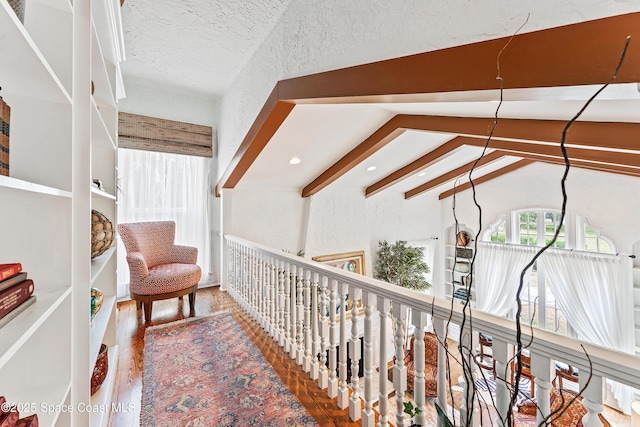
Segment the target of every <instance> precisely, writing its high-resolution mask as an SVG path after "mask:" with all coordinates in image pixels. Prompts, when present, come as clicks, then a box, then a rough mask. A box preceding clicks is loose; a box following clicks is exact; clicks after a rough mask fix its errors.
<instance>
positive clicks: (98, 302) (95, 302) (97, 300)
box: [91, 288, 104, 320]
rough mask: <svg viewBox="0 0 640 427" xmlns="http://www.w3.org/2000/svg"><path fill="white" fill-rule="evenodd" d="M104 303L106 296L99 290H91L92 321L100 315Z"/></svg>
mask: <svg viewBox="0 0 640 427" xmlns="http://www.w3.org/2000/svg"><path fill="white" fill-rule="evenodd" d="M103 302H104V294H103V293H102V291H101V290H100V289H98V288H91V320H93V318H94V317H95V316H96V314H98V312H99V311H100V307H102V303H103Z"/></svg>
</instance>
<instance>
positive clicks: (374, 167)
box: [367, 166, 378, 172]
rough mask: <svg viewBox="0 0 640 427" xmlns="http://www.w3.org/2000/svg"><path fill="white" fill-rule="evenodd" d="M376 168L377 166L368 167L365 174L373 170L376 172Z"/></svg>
mask: <svg viewBox="0 0 640 427" xmlns="http://www.w3.org/2000/svg"><path fill="white" fill-rule="evenodd" d="M377 168H378V167H377V166H369V167H368V168H367V172H371V171H374V170H376V169H377Z"/></svg>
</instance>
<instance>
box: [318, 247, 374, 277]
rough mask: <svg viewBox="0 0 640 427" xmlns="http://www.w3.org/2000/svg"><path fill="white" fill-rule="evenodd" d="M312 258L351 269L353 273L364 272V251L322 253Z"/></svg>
mask: <svg viewBox="0 0 640 427" xmlns="http://www.w3.org/2000/svg"><path fill="white" fill-rule="evenodd" d="M312 259H313V260H314V261H317V262H321V263H323V264H328V265H330V266H332V267H336V268H340V269H342V270H347V271H351V272H352V273H358V274H364V251H357V252H345V253H342V254H332V255H321V256H315V257H313V258H312Z"/></svg>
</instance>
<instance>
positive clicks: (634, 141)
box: [398, 115, 640, 150]
mask: <svg viewBox="0 0 640 427" xmlns="http://www.w3.org/2000/svg"><path fill="white" fill-rule="evenodd" d="M398 123H400V124H401V126H402V127H403V128H405V129H415V130H423V131H431V132H445V133H452V134H458V135H468V136H473V137H479V138H481V139H483V138H487V137H488V136H489V134H490V132H491V129H492V128H493V123H494V119H493V118H492V117H491V118H490V117H486V118H484V117H452V116H426V115H403V116H402V117H399V120H398ZM566 125H567V120H539V119H503V118H501V119H498V124H497V126H496V127H495V130H494V132H493V137H494V138H509V139H521V140H529V141H541V142H549V143H559V142H560V140H561V138H562V131H563V130H564V128H565V126H566ZM566 144H574V145H584V146H589V147H600V148H605V149H615V150H638V149H640V123H628V122H590V121H576V122H574V123H573V124H572V125H571V127H570V128H569V131H568V132H567V138H566ZM483 145H484V144H483Z"/></svg>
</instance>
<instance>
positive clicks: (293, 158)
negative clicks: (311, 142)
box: [289, 157, 302, 165]
mask: <svg viewBox="0 0 640 427" xmlns="http://www.w3.org/2000/svg"><path fill="white" fill-rule="evenodd" d="M301 161H302V160H300V158H299V157H292V158H291V160H289V163H290V164H292V165H297V164H298V163H300V162H301Z"/></svg>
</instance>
